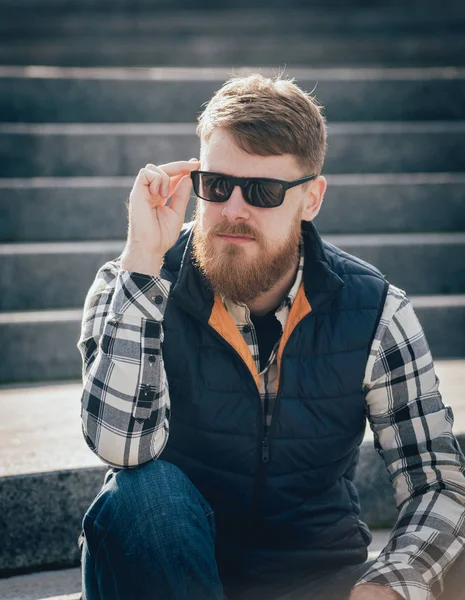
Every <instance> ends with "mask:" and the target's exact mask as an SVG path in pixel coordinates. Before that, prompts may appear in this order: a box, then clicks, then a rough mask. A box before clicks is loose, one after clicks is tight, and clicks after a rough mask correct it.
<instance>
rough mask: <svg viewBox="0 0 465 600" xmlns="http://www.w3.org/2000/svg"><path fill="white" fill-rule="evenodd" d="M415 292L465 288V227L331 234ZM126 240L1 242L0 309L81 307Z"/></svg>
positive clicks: (455, 291) (449, 291)
mask: <svg viewBox="0 0 465 600" xmlns="http://www.w3.org/2000/svg"><path fill="white" fill-rule="evenodd" d="M325 238H326V239H327V240H328V241H329V242H331V243H334V244H335V245H336V246H339V247H341V248H342V249H343V250H347V251H348V252H350V253H351V254H354V255H355V256H358V257H360V258H362V259H363V260H365V261H367V262H369V263H371V264H373V265H375V266H376V267H378V268H379V269H380V270H381V271H382V272H383V273H384V274H386V276H387V277H388V279H389V280H390V281H391V282H392V283H394V284H395V285H398V286H399V287H401V288H402V289H405V290H407V291H408V293H410V294H417V295H418V294H429V295H433V294H462V293H465V272H464V269H463V264H464V259H465V232H459V233H445V234H443V233H428V234H421V233H415V234H413V233H412V234H364V235H329V236H325ZM123 248H124V241H122V240H120V241H108V242H60V243H58V242H55V243H30V244H1V245H0V257H1V259H2V260H1V262H0V288H1V289H2V290H3V293H2V295H1V298H0V310H2V311H21V310H43V309H53V308H78V307H81V306H82V304H83V302H84V298H85V295H86V293H87V290H88V289H89V287H90V285H91V283H92V281H93V279H94V277H95V274H96V272H97V271H98V269H99V267H100V266H101V265H102V264H103V263H105V262H106V261H107V260H111V259H113V258H116V257H117V256H119V254H120V253H121V252H122V251H123ZM37 290H40V293H37Z"/></svg>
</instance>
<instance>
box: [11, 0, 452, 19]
mask: <svg viewBox="0 0 465 600" xmlns="http://www.w3.org/2000/svg"><path fill="white" fill-rule="evenodd" d="M435 4H437V7H439V6H440V7H441V8H442V11H438V10H436V8H437V7H436V6H435ZM367 5H369V9H370V10H372V11H373V12H375V11H381V12H382V11H386V10H397V11H400V10H401V9H404V11H405V13H406V14H407V15H408V14H409V12H411V11H415V14H421V12H420V11H421V9H423V12H424V13H425V12H426V13H427V14H430V15H431V16H432V17H434V16H435V15H436V13H437V15H438V20H441V12H448V11H452V10H453V11H454V12H458V13H460V11H462V10H463V2H461V0H445V1H443V2H441V4H440V5H439V2H437V3H430V4H428V6H427V7H425V4H424V2H423V0H392V2H389V4H388V3H387V2H386V0H372V1H370V2H367V0H289V2H288V3H287V4H286V7H289V8H296V9H301V8H304V7H305V8H311V9H319V10H324V9H325V8H326V9H328V8H333V9H336V8H337V10H338V11H339V10H344V9H345V10H347V8H352V9H353V10H361V11H362V10H363V11H364V10H366V9H367ZM0 7H2V8H3V9H4V10H5V11H7V12H8V14H11V13H12V12H13V11H15V10H16V11H18V12H19V11H20V10H24V9H28V10H31V11H32V10H35V11H37V12H38V10H37V9H38V7H39V9H40V10H44V11H47V12H50V13H52V12H54V11H57V10H59V11H60V12H63V13H65V14H69V13H72V14H79V12H86V13H87V12H94V13H95V12H96V11H102V10H105V9H108V8H109V7H111V9H112V10H113V11H124V12H126V14H128V15H131V14H134V12H138V11H144V10H147V9H148V8H149V9H155V10H160V11H163V10H169V11H170V12H172V10H173V3H172V2H170V0H153V1H152V0H80V1H79V2H64V1H63V0H40V1H38V0H1V2H0ZM196 7H197V8H199V9H211V8H215V9H216V10H230V9H233V8H235V7H236V8H264V7H265V8H268V9H282V2H281V1H280V0H267V1H266V2H265V1H264V0H223V1H222V2H221V5H220V6H218V4H217V3H216V2H215V0H179V2H177V3H176V8H179V9H185V8H188V9H194V8H196Z"/></svg>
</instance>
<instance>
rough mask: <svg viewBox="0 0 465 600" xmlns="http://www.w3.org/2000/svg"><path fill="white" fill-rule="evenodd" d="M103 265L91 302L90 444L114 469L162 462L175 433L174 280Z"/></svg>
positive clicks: (86, 365)
mask: <svg viewBox="0 0 465 600" xmlns="http://www.w3.org/2000/svg"><path fill="white" fill-rule="evenodd" d="M117 261H118V259H116V260H115V261H110V262H108V263H106V264H105V265H103V266H102V267H101V268H100V269H99V271H98V273H97V275H96V277H95V280H94V282H93V284H92V285H91V287H90V289H89V291H88V293H87V296H86V299H85V302H84V311H83V318H82V327H81V334H80V338H79V341H78V343H77V346H78V349H79V351H80V353H81V357H82V381H83V391H82V396H81V422H82V430H83V434H84V438H85V440H86V442H87V444H88V446H89V447H90V448H91V450H92V451H93V452H95V454H97V455H98V456H99V457H100V459H101V460H103V461H104V462H105V463H107V464H109V465H111V466H113V467H120V468H122V467H136V466H138V465H140V464H143V463H145V462H148V461H149V460H152V459H155V458H157V457H158V456H159V455H160V453H161V452H162V450H163V448H164V446H165V444H166V442H167V440H168V430H169V414H170V399H169V393H168V384H167V380H166V373H165V370H164V365H163V356H162V343H163V317H164V312H165V308H166V304H167V298H168V294H169V290H170V285H171V284H170V282H168V281H166V280H164V279H162V278H159V277H152V276H150V275H144V274H141V273H135V272H130V271H126V270H124V269H120V268H119V265H118V262H117Z"/></svg>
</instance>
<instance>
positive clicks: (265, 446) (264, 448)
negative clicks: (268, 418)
mask: <svg viewBox="0 0 465 600" xmlns="http://www.w3.org/2000/svg"><path fill="white" fill-rule="evenodd" d="M269 460H270V454H269V452H268V436H266V437H265V438H264V439H263V440H262V462H264V463H267V462H268V461H269Z"/></svg>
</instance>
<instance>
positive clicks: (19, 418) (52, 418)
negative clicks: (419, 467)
mask: <svg viewBox="0 0 465 600" xmlns="http://www.w3.org/2000/svg"><path fill="white" fill-rule="evenodd" d="M436 371H437V374H438V377H439V379H440V381H441V390H442V394H443V399H444V402H445V404H448V405H450V406H452V408H453V411H454V415H455V425H454V432H455V433H456V435H458V437H459V440H460V442H461V444H462V447H465V435H464V433H465V405H464V401H463V394H462V390H463V386H464V384H465V379H464V377H465V361H463V360H461V361H437V363H436ZM80 395H81V384H80V383H78V382H76V381H74V382H72V383H71V382H63V381H55V382H54V383H53V385H52V384H49V385H46V384H44V383H42V384H40V385H32V386H31V385H27V384H24V383H23V384H21V385H17V386H3V387H2V388H1V389H0V424H1V425H0V432H1V435H0V450H1V451H0V457H1V458H0V465H1V466H2V473H1V476H0V504H1V506H2V511H1V512H0V527H1V531H2V544H1V545H0V574H1V575H6V574H12V573H15V572H16V573H18V572H20V571H25V570H32V569H38V568H42V569H43V568H52V567H53V566H55V568H56V567H58V566H61V567H65V566H71V565H75V564H77V562H78V560H79V551H78V547H77V544H76V540H77V537H78V535H79V532H80V523H81V519H82V516H83V514H84V512H85V510H86V509H87V508H88V506H89V504H90V503H91V501H92V499H93V497H94V496H95V494H96V493H97V492H98V490H99V488H100V486H101V484H102V481H103V474H104V472H105V470H106V467H105V466H104V465H102V464H101V463H100V461H99V460H98V459H97V458H96V457H95V456H94V455H93V454H92V452H91V451H90V450H89V449H88V448H87V447H86V445H85V442H84V439H83V437H82V434H81V431H80V417H79V411H80ZM364 442H365V443H364V444H363V445H362V453H361V462H360V465H359V469H358V473H357V486H358V489H359V492H360V497H361V502H362V511H363V512H362V514H363V516H364V518H365V519H366V520H367V522H368V523H369V524H370V525H372V526H375V525H376V526H383V527H387V526H392V523H393V520H394V518H395V507H394V503H393V498H392V490H391V488H390V484H389V481H388V477H387V474H386V472H385V468H384V465H383V463H382V461H381V459H380V458H379V456H378V455H377V454H376V453H375V451H374V449H373V443H372V433H371V430H370V429H369V428H367V430H366V433H365V440H364ZM25 523H26V524H27V525H26V526H25ZM3 589H4V588H3ZM70 591H73V590H70ZM62 593H63V592H62ZM0 597H2V598H3V597H5V596H3V595H2V587H1V584H0Z"/></svg>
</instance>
